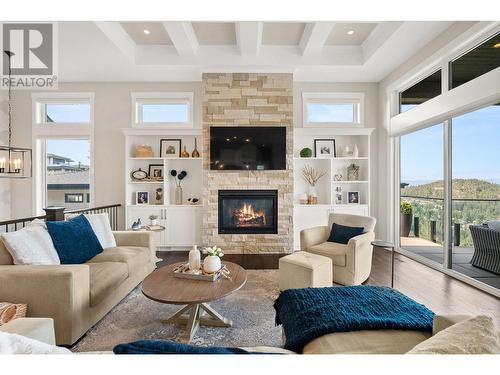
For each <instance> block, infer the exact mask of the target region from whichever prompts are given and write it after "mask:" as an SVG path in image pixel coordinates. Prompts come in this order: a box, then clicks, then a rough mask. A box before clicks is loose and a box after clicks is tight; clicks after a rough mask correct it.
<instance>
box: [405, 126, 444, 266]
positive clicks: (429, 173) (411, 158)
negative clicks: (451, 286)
mask: <svg viewBox="0 0 500 375" xmlns="http://www.w3.org/2000/svg"><path fill="white" fill-rule="evenodd" d="M443 141H444V127H443V124H438V125H434V126H431V127H428V128H425V129H422V130H418V131H415V132H413V133H410V134H407V135H403V136H401V138H400V154H401V158H400V175H401V181H400V188H401V190H400V218H399V219H400V246H401V248H403V249H405V250H407V251H410V252H412V253H414V254H416V255H419V256H422V257H425V258H427V259H428V260H431V261H433V262H436V263H439V264H443V258H444V247H443V246H444V200H443V198H444V195H443V193H444V174H443V147H444V144H443Z"/></svg>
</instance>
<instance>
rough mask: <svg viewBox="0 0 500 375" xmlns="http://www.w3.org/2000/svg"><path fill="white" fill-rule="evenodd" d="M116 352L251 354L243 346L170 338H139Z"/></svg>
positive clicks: (115, 348) (121, 345)
mask: <svg viewBox="0 0 500 375" xmlns="http://www.w3.org/2000/svg"><path fill="white" fill-rule="evenodd" d="M113 352H114V353H115V354H251V353H250V352H247V351H246V350H244V349H241V348H234V347H233V348H231V347H227V348H226V347H218V346H197V345H189V344H183V343H180V342H175V341H170V340H139V341H134V342H130V343H126V344H120V345H117V346H115V347H114V348H113Z"/></svg>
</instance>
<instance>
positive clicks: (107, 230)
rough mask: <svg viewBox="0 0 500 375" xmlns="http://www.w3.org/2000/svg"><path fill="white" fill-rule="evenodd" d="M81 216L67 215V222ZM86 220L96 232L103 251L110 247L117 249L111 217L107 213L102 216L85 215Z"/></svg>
mask: <svg viewBox="0 0 500 375" xmlns="http://www.w3.org/2000/svg"><path fill="white" fill-rule="evenodd" d="M77 216H79V215H78V214H69V215H66V220H71V219H73V218H75V217H77ZM83 216H85V218H86V219H87V220H88V221H89V223H90V226H91V227H92V230H93V231H94V233H95V235H96V237H97V239H98V240H99V243H100V244H101V246H102V248H103V249H107V248H108V247H116V240H115V236H113V231H112V230H111V224H110V223H109V215H108V214H107V213H106V212H105V213H102V214H84V215H83Z"/></svg>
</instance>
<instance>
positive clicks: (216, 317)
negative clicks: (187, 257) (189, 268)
mask: <svg viewBox="0 0 500 375" xmlns="http://www.w3.org/2000/svg"><path fill="white" fill-rule="evenodd" d="M182 263H185V262H182ZM182 263H175V264H171V265H168V266H165V267H161V268H159V269H157V270H156V271H154V272H153V273H151V274H150V275H149V276H148V277H146V278H145V279H144V282H143V283H142V293H143V294H144V295H145V296H146V297H147V298H149V299H151V300H153V301H156V302H160V303H167V304H172V305H186V306H184V307H183V308H182V309H180V310H179V311H177V312H176V313H175V314H174V315H172V316H171V317H169V318H168V319H167V320H166V323H170V324H179V325H185V326H186V330H185V332H184V334H183V336H182V337H181V341H183V342H189V341H191V340H192V339H193V336H194V334H195V333H196V330H197V329H198V327H199V326H200V325H203V326H210V327H231V326H232V324H233V322H232V321H231V320H229V319H226V318H224V317H223V316H222V315H220V314H219V313H218V312H217V311H215V310H214V309H213V308H212V307H210V306H209V304H208V302H210V301H215V300H217V299H219V298H222V297H225V296H227V295H229V294H231V293H232V292H234V291H236V290H238V289H240V288H241V287H242V286H243V285H245V283H246V281H247V273H246V271H245V270H244V269H243V268H242V267H240V266H239V265H237V264H234V263H231V262H223V264H224V265H225V266H226V268H227V269H228V270H229V272H230V276H231V279H230V280H229V279H225V278H223V277H221V278H219V279H218V280H216V281H214V282H210V281H203V280H191V279H181V278H178V277H175V276H174V269H175V268H177V267H178V266H179V265H180V264H182Z"/></svg>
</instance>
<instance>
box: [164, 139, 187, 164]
mask: <svg viewBox="0 0 500 375" xmlns="http://www.w3.org/2000/svg"><path fill="white" fill-rule="evenodd" d="M181 147H182V141H181V140H180V139H166V138H163V139H160V158H166V159H169V158H170V159H172V158H178V157H180V156H181Z"/></svg>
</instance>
